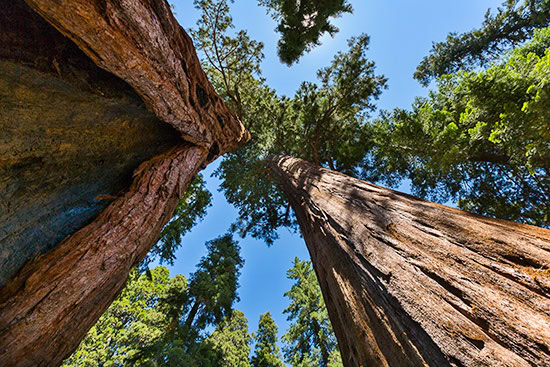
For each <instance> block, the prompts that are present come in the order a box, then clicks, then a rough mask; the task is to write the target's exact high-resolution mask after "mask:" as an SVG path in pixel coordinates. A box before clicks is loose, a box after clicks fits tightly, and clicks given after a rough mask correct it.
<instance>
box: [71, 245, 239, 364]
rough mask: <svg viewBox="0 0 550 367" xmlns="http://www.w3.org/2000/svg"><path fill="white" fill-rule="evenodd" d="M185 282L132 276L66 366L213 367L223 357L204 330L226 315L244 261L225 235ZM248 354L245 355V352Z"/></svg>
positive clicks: (159, 275) (163, 273)
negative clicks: (207, 338)
mask: <svg viewBox="0 0 550 367" xmlns="http://www.w3.org/2000/svg"><path fill="white" fill-rule="evenodd" d="M206 245H207V248H208V254H207V256H205V257H203V258H202V259H201V261H200V263H199V264H198V266H197V270H196V271H195V272H194V273H193V274H192V275H191V277H190V282H189V284H187V280H186V279H185V277H183V276H182V275H176V276H175V277H173V278H169V277H168V276H169V273H168V269H166V268H164V267H157V268H155V269H152V270H150V271H147V272H145V273H141V274H140V273H139V272H138V271H137V270H135V269H134V270H132V272H131V273H130V278H129V280H128V283H127V284H126V287H125V288H124V290H123V291H122V293H121V294H120V295H119V296H118V297H117V299H116V300H115V301H114V302H113V304H112V305H111V306H110V307H109V309H108V310H107V311H106V312H105V314H103V315H102V316H101V318H100V319H99V321H98V322H97V323H96V325H95V326H94V327H93V328H92V329H91V330H90V332H89V333H88V335H87V336H86V338H85V339H84V340H83V341H82V343H81V344H80V346H79V348H78V349H77V351H76V352H75V353H74V354H73V355H72V356H71V357H70V358H69V359H68V360H67V361H66V362H65V365H67V366H128V365H131V366H203V367H207V366H212V367H217V366H219V364H217V362H216V361H218V360H219V359H220V358H222V357H223V355H224V353H225V351H219V350H218V349H219V348H218V349H216V348H215V345H214V344H211V343H207V342H205V341H204V340H205V337H206V332H205V329H206V327H207V326H209V325H212V326H218V325H220V324H221V322H222V320H223V319H224V317H226V316H228V315H230V314H231V309H232V306H233V303H234V302H235V300H236V299H237V298H238V297H237V287H238V277H239V272H240V268H241V267H242V265H243V260H242V258H241V257H240V255H239V247H238V245H237V243H236V242H235V241H233V239H232V238H231V236H230V235H226V236H222V237H219V238H217V239H215V240H213V241H210V242H207V244H206ZM246 353H248V351H247V352H246Z"/></svg>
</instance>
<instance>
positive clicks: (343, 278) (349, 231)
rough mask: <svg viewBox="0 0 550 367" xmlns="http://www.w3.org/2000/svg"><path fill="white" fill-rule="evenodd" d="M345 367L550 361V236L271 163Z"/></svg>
mask: <svg viewBox="0 0 550 367" xmlns="http://www.w3.org/2000/svg"><path fill="white" fill-rule="evenodd" d="M271 168H272V172H273V173H274V176H275V177H276V178H277V180H278V181H279V183H280V184H281V185H282V188H283V190H284V192H285V193H286V195H287V197H288V199H289V201H290V203H291V205H292V207H293V208H294V211H295V213H296V217H297V219H298V222H299V224H300V228H301V231H302V234H303V236H304V238H305V241H306V244H307V247H308V249H309V253H310V255H311V259H312V262H313V265H314V268H315V271H316V274H317V277H318V279H319V282H320V285H321V289H322V291H323V296H324V299H325V302H326V305H327V308H328V311H329V315H330V319H331V322H332V325H333V327H334V331H335V333H336V336H337V338H338V342H339V346H340V351H341V353H342V357H343V361H344V364H345V366H349V367H351V366H369V367H374V366H472V367H473V366H550V231H549V230H547V229H542V228H538V227H533V226H529V225H524V224H518V223H513V222H508V221H503V220H496V219H490V218H486V217H481V216H477V215H473V214H469V213H466V212H463V211H460V210H457V209H453V208H449V207H446V206H443V205H439V204H435V203H431V202H427V201H423V200H420V199H418V198H415V197H412V196H410V195H406V194H402V193H399V192H396V191H392V190H389V189H385V188H382V187H380V186H376V185H373V184H369V183H367V182H364V181H361V180H358V179H354V178H351V177H349V176H345V175H343V174H340V173H336V172H333V171H329V170H326V169H322V168H318V167H316V166H314V165H312V164H310V163H307V162H305V161H303V160H300V159H295V158H290V157H277V158H274V159H272V161H271Z"/></svg>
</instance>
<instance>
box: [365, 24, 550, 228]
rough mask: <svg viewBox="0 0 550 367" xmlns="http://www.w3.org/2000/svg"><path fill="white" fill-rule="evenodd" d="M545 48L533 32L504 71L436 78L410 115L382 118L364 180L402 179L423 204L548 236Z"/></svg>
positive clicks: (548, 70)
mask: <svg viewBox="0 0 550 367" xmlns="http://www.w3.org/2000/svg"><path fill="white" fill-rule="evenodd" d="M549 47H550V28H542V29H538V30H535V32H534V35H533V37H532V39H531V40H530V41H529V42H528V43H526V44H525V45H522V46H520V47H517V48H515V49H514V50H513V51H511V52H509V53H508V54H507V55H506V58H505V59H504V60H503V61H501V62H499V63H494V64H493V65H492V66H491V67H489V68H487V69H485V70H481V71H469V72H466V71H460V72H457V73H454V74H449V75H446V76H443V77H441V78H439V79H438V81H437V89H436V90H435V91H432V92H431V93H430V94H429V96H428V97H427V98H417V99H416V101H415V103H414V104H413V106H412V110H411V111H405V110H401V109H396V110H394V111H393V113H391V114H388V115H386V116H385V117H384V118H383V119H382V120H381V121H379V125H378V129H379V131H380V134H379V135H378V136H379V141H378V143H377V146H376V149H374V150H373V151H371V156H370V157H367V159H365V165H364V171H363V172H364V174H365V176H364V177H366V178H368V179H371V180H373V181H375V180H380V179H386V180H387V182H388V183H390V184H391V183H393V182H395V181H396V180H398V179H399V178H401V177H408V178H410V179H411V181H412V190H413V193H415V194H417V195H419V196H421V197H426V198H429V199H430V200H435V201H439V202H446V201H448V200H453V201H457V202H458V206H459V207H460V208H461V209H464V210H467V211H469V212H474V213H478V214H483V215H487V216H491V217H496V218H503V219H510V220H515V221H519V222H524V223H529V224H534V225H539V226H548V223H549V219H550V204H549V203H550V114H549V110H548V105H549V104H550V83H549V82H550V66H549V65H550V51H549V50H550V48H549ZM372 157H375V158H374V159H370V158H372Z"/></svg>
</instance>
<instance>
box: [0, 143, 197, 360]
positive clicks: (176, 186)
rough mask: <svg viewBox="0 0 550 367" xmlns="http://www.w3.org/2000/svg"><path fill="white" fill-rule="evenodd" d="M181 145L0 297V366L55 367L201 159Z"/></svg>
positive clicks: (145, 167) (150, 238) (155, 231)
mask: <svg viewBox="0 0 550 367" xmlns="http://www.w3.org/2000/svg"><path fill="white" fill-rule="evenodd" d="M206 155H207V151H206V149H204V148H201V147H197V146H191V145H184V146H178V147H176V148H174V149H172V150H171V151H170V152H168V153H166V154H164V155H161V156H158V157H156V158H154V159H153V160H151V161H149V162H146V163H144V164H142V166H141V167H140V168H139V169H138V170H137V172H136V178H135V181H134V183H133V185H132V187H131V188H130V190H129V192H128V193H126V195H124V197H121V198H119V199H117V200H116V201H114V202H113V203H112V204H111V205H110V206H109V207H108V208H107V209H106V210H105V211H103V212H102V213H101V214H100V215H99V216H98V217H97V218H96V220H95V221H94V222H93V223H91V224H90V225H88V226H86V227H84V228H83V229H81V230H80V231H78V232H77V233H75V234H74V235H72V236H71V237H68V238H67V239H65V240H64V241H63V242H61V243H60V244H59V245H57V246H56V247H55V248H54V249H53V250H51V251H50V252H48V253H46V254H44V255H42V256H39V257H37V258H36V259H34V260H33V261H31V262H29V263H28V264H27V265H26V266H25V267H24V268H23V270H22V271H21V272H20V273H19V274H18V275H17V277H16V278H14V279H13V280H12V281H10V283H8V285H7V286H6V287H5V288H3V289H2V292H1V295H0V340H1V348H2V349H0V366H55V365H58V364H59V363H61V361H62V360H63V359H64V358H65V357H67V356H68V355H69V353H70V352H72V351H73V349H74V348H76V346H77V345H78V343H79V342H80V340H81V339H82V338H83V337H84V336H85V334H86V332H87V331H88V329H89V327H91V326H92V325H93V324H94V323H95V321H96V320H97V319H98V318H99V317H100V316H101V314H102V313H103V312H104V311H105V309H106V308H107V307H108V306H109V304H110V303H111V302H112V301H113V299H114V297H115V296H116V294H117V293H118V292H119V291H120V289H121V288H122V286H123V285H124V283H125V282H126V279H127V276H128V272H129V271H130V268H131V267H132V266H133V265H135V264H136V263H137V262H138V261H140V260H141V259H142V258H143V257H144V256H145V254H146V253H147V251H148V250H149V248H150V247H151V244H153V243H154V241H155V240H156V239H157V238H158V235H159V233H160V230H161V229H162V227H163V225H164V224H166V223H167V222H168V220H169V219H170V218H171V214H172V212H173V210H174V208H175V206H176V204H177V202H178V200H179V197H180V196H181V195H182V193H183V191H184V190H185V189H186V187H187V185H188V184H189V181H190V180H191V178H192V177H193V175H194V174H195V173H196V172H197V170H198V169H199V167H200V165H201V164H202V163H203V162H204V160H205V159H206Z"/></svg>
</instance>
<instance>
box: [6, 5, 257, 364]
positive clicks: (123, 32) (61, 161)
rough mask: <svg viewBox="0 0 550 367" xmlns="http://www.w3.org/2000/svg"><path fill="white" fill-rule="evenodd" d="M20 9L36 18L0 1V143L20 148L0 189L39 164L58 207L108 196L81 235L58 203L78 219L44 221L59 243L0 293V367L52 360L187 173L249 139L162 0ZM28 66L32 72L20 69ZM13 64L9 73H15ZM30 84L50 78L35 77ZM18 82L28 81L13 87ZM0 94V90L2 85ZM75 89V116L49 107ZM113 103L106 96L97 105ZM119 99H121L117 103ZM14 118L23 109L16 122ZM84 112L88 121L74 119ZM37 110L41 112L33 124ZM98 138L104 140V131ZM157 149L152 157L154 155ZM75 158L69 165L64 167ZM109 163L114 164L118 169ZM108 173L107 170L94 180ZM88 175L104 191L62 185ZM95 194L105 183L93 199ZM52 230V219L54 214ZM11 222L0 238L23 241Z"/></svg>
mask: <svg viewBox="0 0 550 367" xmlns="http://www.w3.org/2000/svg"><path fill="white" fill-rule="evenodd" d="M27 3H28V4H29V5H30V6H31V7H32V8H33V9H35V10H36V11H37V12H38V13H39V14H40V15H41V16H43V17H44V18H45V19H46V20H47V22H44V21H43V19H42V18H41V17H39V16H37V14H35V13H34V12H33V11H31V10H30V9H29V7H28V6H27V5H26V4H25V3H23V2H22V1H21V0H0V8H1V9H2V10H1V11H0V24H1V26H0V41H1V43H2V48H0V59H2V60H4V61H0V68H2V72H0V77H1V78H0V79H2V78H3V77H6V78H4V79H5V80H8V79H9V78H10V77H14V76H15V78H16V79H18V80H16V82H15V83H14V85H13V90H14V94H13V95H11V96H10V97H13V98H14V99H13V100H8V102H10V101H11V102H13V103H10V105H11V106H12V108H11V110H6V111H7V112H6V111H4V110H3V111H2V113H4V112H5V114H4V115H2V114H1V113H0V116H1V117H2V120H0V129H2V130H6V128H7V130H6V131H8V132H9V133H10V134H11V135H9V138H8V139H5V140H3V141H2V140H0V149H5V150H6V151H7V152H12V150H11V148H12V147H13V148H15V149H16V150H15V151H18V152H19V153H21V154H19V153H18V154H16V155H14V156H12V155H9V154H8V156H7V159H4V158H5V157H4V156H3V157H1V158H0V159H2V160H0V168H4V171H6V172H9V175H8V176H6V177H8V181H6V180H4V177H2V180H1V181H0V187H1V185H2V184H6V183H7V186H6V187H13V185H12V184H13V183H16V184H17V183H18V182H19V183H21V182H24V180H25V179H31V181H32V180H34V181H32V182H38V181H37V180H36V179H37V178H38V177H39V175H40V172H43V170H41V168H43V166H44V165H47V164H50V163H51V165H50V167H53V168H52V169H53V172H50V173H49V176H48V177H50V176H51V177H55V176H56V175H57V177H59V185H58V186H56V185H52V190H53V191H55V190H58V191H59V193H60V196H62V198H60V199H59V198H57V199H59V200H58V203H64V202H65V201H67V200H68V201H67V202H70V201H71V200H72V199H67V198H65V196H66V195H68V194H67V193H71V192H74V193H75V200H80V199H82V197H83V196H86V195H87V196H90V195H95V194H96V193H99V194H110V195H99V196H100V197H99V198H97V200H100V199H101V197H103V196H108V198H109V201H110V200H113V199H116V200H114V201H113V202H112V203H111V204H110V205H109V206H108V207H107V209H105V210H104V211H103V212H102V213H101V214H100V215H99V216H98V217H97V218H95V220H93V221H92V222H91V223H90V224H88V225H87V226H85V227H84V228H81V227H82V225H84V224H85V222H89V221H90V220H91V219H93V215H92V216H89V217H86V218H84V216H83V214H82V212H78V211H73V210H70V209H68V211H67V213H69V214H70V215H71V216H72V217H71V218H69V219H70V220H73V219H75V218H76V219H75V220H76V221H77V222H78V224H77V225H75V226H73V227H74V228H73V230H69V231H65V230H66V228H63V225H60V226H59V227H60V228H55V227H56V225H55V221H54V225H53V226H52V225H48V226H49V228H50V229H49V230H53V231H54V232H55V231H56V229H59V232H60V233H54V235H55V236H62V237H65V236H66V237H65V239H63V240H62V241H61V242H60V243H59V244H57V245H56V246H55V247H54V248H53V249H52V250H50V251H49V252H46V253H45V254H43V255H40V256H38V257H36V258H34V259H33V260H31V261H29V262H27V264H26V265H25V266H24V267H23V268H22V270H21V271H20V272H19V273H18V274H17V275H16V276H15V277H13V278H12V279H11V280H9V281H8V283H7V284H6V285H5V286H4V287H3V288H2V289H0V366H56V365H59V364H60V363H61V361H62V360H63V359H64V358H65V357H66V356H68V354H69V353H71V352H72V351H73V350H74V349H75V348H76V347H77V346H78V343H79V342H80V340H81V339H82V338H83V337H84V335H85V334H86V332H87V331H88V330H89V328H90V327H91V326H92V325H93V324H94V323H95V322H96V321H97V319H98V318H99V317H100V316H101V314H102V313H103V311H104V310H105V309H106V308H107V307H108V306H109V304H110V303H111V302H112V300H113V299H114V297H115V296H116V295H117V293H118V292H119V291H120V290H121V288H122V287H123V285H124V283H125V282H126V279H127V276H128V272H129V270H130V268H131V267H132V266H133V265H135V264H136V263H137V262H139V261H140V259H142V258H143V257H144V256H145V254H146V253H147V251H148V250H149V249H150V248H151V246H152V245H153V244H154V242H155V241H156V240H157V239H158V236H159V234H160V231H161V229H162V227H163V226H164V225H165V224H166V223H167V221H168V220H169V219H170V218H171V216H172V214H173V211H174V208H175V206H176V204H177V202H178V200H179V197H180V196H181V194H182V193H183V191H184V190H185V189H186V188H187V185H188V184H189V181H190V180H191V178H192V177H193V176H194V175H195V174H196V172H197V171H198V170H199V169H200V168H201V167H204V165H205V164H208V163H209V162H211V161H212V160H214V159H215V158H216V157H218V156H219V155H221V154H223V153H225V152H227V151H230V150H231V149H233V148H235V147H237V146H239V145H241V144H243V143H245V142H246V141H247V140H248V139H249V137H250V135H249V134H248V132H247V131H246V130H245V129H244V127H243V126H242V124H241V123H240V121H239V120H238V119H237V118H236V117H235V116H234V115H233V114H232V113H231V111H230V110H229V109H228V108H227V106H225V104H224V103H223V102H222V100H221V99H220V97H219V96H218V95H217V94H216V93H215V91H214V89H213V87H212V85H211V84H210V83H209V81H208V80H207V78H206V75H205V74H204V72H203V71H202V69H201V67H200V63H199V61H198V58H197V56H196V54H195V50H194V48H193V45H192V42H191V39H190V38H189V37H188V36H187V34H186V33H185V32H184V31H183V29H182V28H181V27H180V26H179V25H178V23H177V22H176V20H175V18H174V17H173V15H172V13H171V12H170V8H169V5H168V3H167V2H166V1H164V0H136V1H133V0H132V1H114V0H28V1H27ZM48 23H49V24H48ZM52 25H53V27H52ZM54 27H55V28H54ZM60 32H61V33H62V34H63V35H65V36H67V37H68V38H66V37H65V36H63V35H62V34H61V33H60ZM69 39H70V40H69ZM73 42H74V44H76V45H77V46H78V47H79V48H80V49H81V50H82V51H84V53H83V52H81V51H80V50H79V49H78V48H77V47H75V45H74V44H73ZM86 55H87V56H86ZM95 64H97V65H99V66H100V67H101V68H103V69H104V70H101V69H99V68H97V66H96V65H95ZM28 66H30V67H31V68H32V69H33V70H34V71H33V70H31V71H29V70H27V69H25V68H26V67H28ZM13 70H20V71H21V70H23V71H22V73H24V74H19V73H18V72H17V71H15V72H13ZM35 72H36V73H42V74H39V79H40V80H39V81H38V85H37V87H38V88H40V89H41V90H40V91H38V92H36V94H35V95H27V94H28V93H30V92H31V91H32V90H33V87H32V85H31V84H32V82H33V75H38V74H33V73H35ZM10 73H11V74H10ZM44 73H46V74H44ZM48 73H49V74H48ZM111 73H112V74H111ZM6 75H7V76H6ZM56 78H57V79H56ZM53 79H55V80H53ZM44 80H49V81H50V82H48V83H45V84H44V83H42V82H40V81H44ZM51 80H53V81H51ZM65 82H68V83H69V84H70V85H67V84H63V83H65ZM1 83H2V82H1V81H0V86H1V85H2V84H1ZM25 83H27V84H28V86H30V87H28V88H27V87H25V85H26V84H25ZM41 83H42V84H41ZM52 86H53V87H52ZM104 87H105V88H104ZM71 88H72V89H71ZM134 90H135V92H137V94H138V95H139V97H141V99H142V100H143V102H144V103H145V105H146V106H147V108H148V109H149V110H151V111H152V112H154V113H155V115H156V117H157V118H158V119H160V120H162V121H164V122H168V123H169V124H170V125H171V127H170V126H169V125H168V124H166V126H160V125H161V123H160V121H158V120H157V118H154V117H153V116H152V114H151V113H148V112H147V111H145V110H144V108H143V106H140V105H141V104H143V103H142V102H141V100H140V99H139V98H136V96H135V92H134ZM0 91H8V92H6V93H5V94H6V95H10V94H9V88H7V87H6V88H4V89H2V88H0ZM83 91H85V92H87V93H88V94H87V95H85V96H84V97H82V99H83V100H85V101H86V100H87V101H90V100H93V103H90V104H89V108H88V107H87V108H86V109H84V110H82V111H80V110H79V108H78V107H79V106H75V108H74V109H73V110H71V109H70V108H67V109H66V111H65V110H63V109H64V108H65V107H66V106H67V105H70V103H69V101H68V99H70V98H72V97H75V96H76V97H78V94H79V93H80V94H86V93H82V92H83ZM18 93H19V94H18ZM113 95H114V98H115V99H116V100H109V98H111V97H113ZM37 96H46V97H45V98H46V99H44V100H43V101H42V100H40V101H39V106H32V104H33V102H36V100H35V97H37ZM21 97H22V98H21ZM126 97H128V98H129V99H130V100H131V101H130V102H128V101H126V100H125V98H126ZM25 98H27V99H28V100H25ZM102 98H103V99H102ZM77 99H78V98H77ZM106 99H107V100H106ZM136 101H137V102H136ZM2 102H5V100H3V101H2ZM117 104H118V105H117ZM44 105H45V106H44ZM35 107H36V108H35ZM40 107H42V108H43V109H42V110H40ZM56 108H57V109H62V113H65V112H66V113H65V115H66V119H65V120H66V121H63V119H60V122H59V121H58V123H57V125H56V124H55V114H56V113H57V112H58V111H56ZM138 110H139V111H138ZM10 111H11V112H14V111H15V112H18V113H19V112H20V116H21V118H20V119H17V118H16V119H13V121H12V120H10V119H9V118H8V119H7V120H5V121H8V122H10V123H9V124H4V117H6V116H7V117H9V116H11V115H12V114H11V113H10ZM37 111H42V112H37ZM79 111H80V115H78V112H79ZM136 111H137V112H136ZM26 112H30V113H28V115H25V114H26ZM87 112H90V116H86V113H87ZM44 113H45V114H51V115H50V116H49V117H48V118H43V116H42V115H43V114H44ZM96 113H99V115H96ZM75 116H76V117H78V116H83V118H75ZM7 117H6V118H7ZM97 119H106V120H109V121H99V122H97ZM111 119H112V120H111ZM32 120H34V125H33V121H32ZM146 120H147V121H146ZM149 120H151V121H149ZM144 121H145V122H144ZM94 122H96V124H94ZM172 128H173V129H172ZM33 129H34V130H33ZM174 129H175V130H174ZM175 131H177V133H176V134H174V132H175ZM110 134H113V135H114V136H109V137H107V136H108V135H110ZM96 135H97V136H96ZM49 139H50V140H49ZM29 140H32V141H33V144H34V141H37V142H38V143H36V146H37V147H38V150H37V152H36V153H38V154H35V155H33V154H32V153H29V152H28V151H27V150H26V148H25V144H28V141H29ZM48 140H49V141H48ZM98 145H99V146H98ZM142 145H145V146H142ZM150 145H154V146H150ZM19 148H21V149H19ZM32 149H34V145H33V147H31V149H30V150H32ZM75 152H76V153H75ZM144 152H146V154H144ZM161 152H164V153H162V154H160V155H157V154H159V153H161ZM69 153H71V154H69ZM72 153H74V154H72ZM154 155H157V156H156V157H155V158H153V159H151V160H149V161H147V162H145V163H142V164H141V165H140V166H139V168H138V169H137V170H136V171H135V173H134V176H135V179H134V181H133V184H132V186H131V187H130V189H126V188H125V184H122V185H119V186H116V185H115V186H116V187H115V188H113V187H111V186H112V184H113V182H115V183H116V182H119V179H120V177H118V175H119V173H121V172H122V173H121V175H122V176H128V175H129V174H131V171H132V169H133V167H135V166H132V165H137V164H139V163H140V162H142V161H143V160H146V159H149V158H150V157H151V156H154ZM27 156H28V157H27ZM29 157H30V159H27V158H29ZM82 157H84V158H85V159H82ZM34 158H39V159H38V161H37V160H36V159H34ZM116 158H120V160H121V161H120V162H119V161H117V160H116ZM86 160H88V161H93V163H92V164H88V163H90V162H87V161H86ZM18 162H23V163H24V164H22V165H21V164H19V163H18ZM37 162H38V163H37ZM79 164H81V165H82V166H83V168H82V169H78V166H79ZM117 165H123V166H124V169H123V170H119V167H115V166H117ZM55 167H58V168H59V169H58V168H55ZM75 167H76V168H75ZM18 170H19V171H20V172H21V174H18V173H17V172H19V171H18ZM118 171H120V172H118ZM98 172H99V173H98ZM65 173H67V174H68V175H69V176H68V177H69V179H68V181H67V179H66V177H65ZM10 175H11V176H10ZM71 175H72V176H71ZM109 175H114V176H113V177H111V178H109V177H104V176H109ZM80 176H82V177H80ZM122 176H121V177H122ZM96 178H98V179H99V180H100V181H101V180H104V183H106V184H105V185H103V184H100V185H99V186H98V187H96V188H95V189H93V190H88V189H84V190H81V191H80V192H79V191H78V190H76V191H71V190H65V188H63V187H64V185H65V186H66V188H70V187H75V186H77V184H82V185H92V186H93V182H94V180H96ZM18 180H19V181H18ZM78 180H81V181H78ZM121 182H124V183H125V182H128V180H127V179H126V178H125V179H124V180H122V181H121ZM109 185H111V186H109ZM20 186H21V185H20ZM35 186H36V187H37V188H38V190H39V191H40V190H42V192H46V191H48V190H45V189H44V188H43V187H41V186H40V185H39V184H36V185H35ZM105 187H110V189H109V190H107V192H105V191H104V188H105ZM126 187H127V186H126ZM44 190H45V191H44ZM94 190H95V191H94ZM14 192H15V193H14ZM14 192H12V193H10V194H9V195H11V196H9V199H10V204H11V203H14V206H13V207H12V206H11V205H10V204H8V205H10V208H12V209H13V211H14V212H13V213H11V214H12V215H15V216H17V215H19V216H20V218H27V217H29V218H30V217H31V215H21V211H22V209H21V208H22V207H21V206H20V205H19V204H21V203H22V202H23V201H24V195H23V196H21V195H16V194H17V190H16V191H14ZM120 192H122V194H120ZM124 192H126V193H125V194H124ZM12 194H13V195H12ZM30 194H32V193H30ZM84 194H85V195H84ZM113 194H114V195H113ZM37 195H38V197H39V198H38V199H37V200H36V202H33V204H32V206H34V209H36V210H38V211H40V210H39V208H40V205H41V204H42V202H44V203H46V202H47V200H46V199H44V197H46V196H47V195H46V196H40V195H41V194H37ZM54 196H55V195H54ZM90 197H91V196H90ZM21 198H22V199H21ZM12 199H13V200H12ZM20 199H21V200H20ZM57 199H56V198H53V199H52V200H53V201H54V203H53V204H52V206H51V208H52V209H51V210H52V212H51V214H52V216H55V215H58V214H59V213H62V212H63V211H64V210H65V207H64V206H63V205H56V204H55V201H56V200H57ZM65 199H67V200H65ZM84 199H86V197H85V198H84ZM64 200H65V201H64ZM2 204H3V203H2ZM32 209H33V208H31V209H29V210H31V211H32ZM2 215H3V212H2ZM10 217H11V215H10ZM68 217H69V216H68ZM69 219H67V220H69ZM59 223H61V224H63V223H65V222H64V220H63V218H61V219H60V220H59ZM12 224H13V223H12ZM42 224H43V221H42V220H38V221H36V220H35V221H34V224H32V225H29V226H27V227H28V228H30V230H31V232H32V230H33V228H34V229H36V228H37V227H40V226H41V225H42ZM44 224H46V223H44ZM0 225H2V223H0ZM16 227H17V224H13V225H12V226H11V227H9V228H8V229H6V228H7V227H5V228H4V232H1V231H0V240H1V239H2V238H5V237H6V236H8V237H10V238H11V239H17V238H20V237H24V236H18V235H13V234H14V233H16V232H17V231H18V230H19V229H21V228H23V227H25V225H21V227H20V228H16ZM79 228H81V229H79ZM1 229H2V228H0V230H1ZM77 229H79V230H78V231H76V230H77ZM55 236H54V237H55ZM11 239H10V240H9V241H12V240H11ZM21 243H23V242H21ZM11 245H13V242H10V243H8V244H7V245H5V244H4V243H2V247H1V248H0V250H1V251H0V258H1V257H2V256H3V255H4V254H5V251H4V250H5V249H6V248H10V246H11ZM48 246H50V245H48ZM8 255H9V256H8V259H7V262H8V263H10V261H11V260H12V259H13V258H14V257H15V256H17V255H18V253H17V251H11V252H10V254H8ZM2 261H4V259H2Z"/></svg>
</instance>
